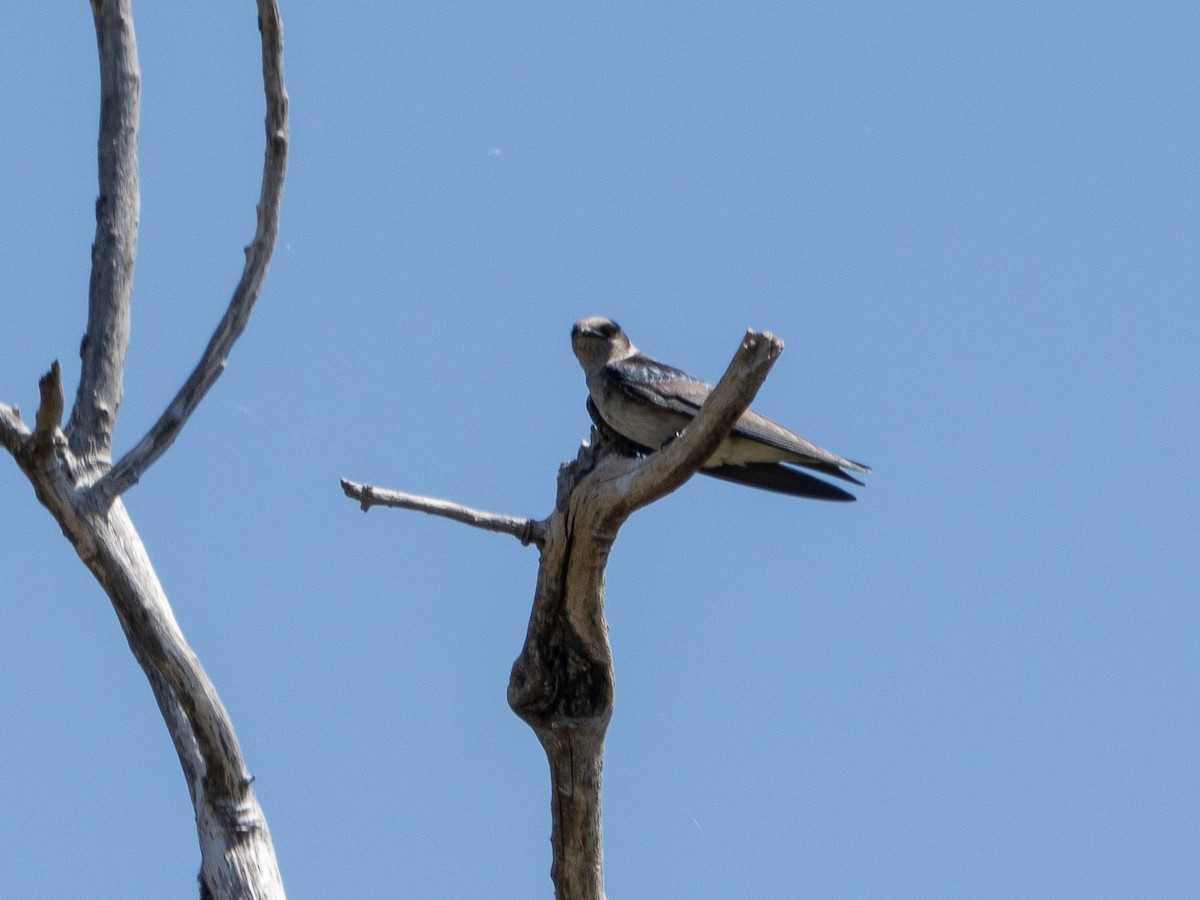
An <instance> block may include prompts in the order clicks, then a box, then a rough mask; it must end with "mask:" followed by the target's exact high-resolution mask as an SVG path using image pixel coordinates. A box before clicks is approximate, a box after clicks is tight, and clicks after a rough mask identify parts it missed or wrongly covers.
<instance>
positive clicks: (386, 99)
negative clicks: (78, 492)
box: [0, 2, 1200, 900]
mask: <svg viewBox="0 0 1200 900" xmlns="http://www.w3.org/2000/svg"><path fill="white" fill-rule="evenodd" d="M138 6H139V8H138V10H137V13H138V16H139V18H138V20H137V22H138V30H139V37H140V44H141V46H140V50H141V59H142V65H143V75H144V105H143V135H142V143H141V160H142V175H143V187H144V192H143V199H142V226H143V227H142V232H141V244H140V251H141V252H140V256H139V260H138V268H137V278H136V288H135V298H134V299H135V309H134V326H133V344H132V350H131V353H130V357H129V368H128V373H127V378H126V402H125V405H124V407H123V409H122V414H121V419H120V422H119V429H118V444H119V448H120V449H124V448H127V447H129V446H130V445H131V444H132V443H133V442H134V441H136V440H137V439H138V438H139V437H140V436H141V435H142V434H143V433H144V432H145V430H146V428H147V427H149V425H150V423H151V422H152V421H153V419H154V417H155V416H156V415H157V413H158V412H159V411H160V410H161V408H162V406H163V405H164V404H165V403H166V401H167V400H168V399H169V397H170V396H171V395H172V394H173V393H174V391H175V390H176V389H177V387H178V386H179V384H180V383H181V381H182V379H183V378H184V377H185V375H186V374H187V372H188V371H189V370H190V368H191V366H192V365H193V363H194V361H195V359H196V357H197V356H198V354H199V352H200V349H201V348H202V346H203V344H204V343H205V341H206V340H207V338H208V335H209V333H210V331H211V328H212V326H213V324H214V323H215V322H216V320H217V318H218V316H219V314H220V311H221V310H222V309H223V307H224V305H225V303H226V302H227V300H228V297H229V294H230V292H231V290H232V288H233V285H234V283H235V281H236V278H237V275H238V272H239V271H240V267H241V263H242V252H241V248H242V247H243V246H244V245H245V244H246V243H247V242H248V241H249V239H250V236H251V233H252V227H253V208H254V202H255V200H256V199H257V193H258V178H259V169H260V166H261V158H262V137H261V133H262V125H261V122H262V99H261V88H260V85H259V81H258V65H259V62H258V56H257V32H256V30H255V14H254V9H253V5H252V4H251V3H249V2H245V3H238V4H232V3H231V4H217V5H213V4H207V5H205V4H200V5H196V4H192V5H187V4H184V5H179V4H155V3H140V4H138ZM7 17H8V18H7V24H6V33H7V35H8V38H7V40H6V46H5V49H4V51H3V52H2V53H0V83H3V84H4V85H5V88H4V90H3V91H0V119H2V121H3V122H4V130H5V135H6V137H5V138H4V140H3V141H2V142H0V172H2V173H3V181H4V193H3V197H4V211H5V215H4V216H3V217H2V218H0V296H2V297H3V300H2V307H0V310H2V313H0V315H2V318H0V399H3V400H4V401H5V402H9V403H16V404H18V405H20V406H21V408H22V410H23V411H24V412H25V413H26V415H29V416H31V415H32V412H33V410H34V408H35V406H36V396H37V394H36V381H37V378H38V376H39V375H40V374H41V373H42V372H43V371H45V370H46V368H47V367H48V366H49V364H50V362H51V361H52V360H53V359H55V358H58V359H61V360H62V361H63V364H64V366H65V367H66V372H67V377H68V379H69V380H71V381H73V380H74V379H75V378H76V377H77V374H78V365H77V363H78V358H77V352H76V351H77V347H78V343H79V339H80V337H81V335H82V330H83V323H84V317H85V311H86V291H87V282H88V265H89V247H90V243H91V239H92V231H93V224H94V223H93V203H94V200H95V194H96V187H95V129H96V117H97V101H96V95H97V80H96V64H95V39H94V35H93V32H92V24H91V16H90V12H89V10H88V6H87V4H86V3H82V2H79V3H74V4H69V5H68V4H52V5H50V6H47V7H45V8H43V7H41V6H40V5H22V4H18V5H17V6H14V7H13V8H11V9H9V10H8V11H7ZM284 17H285V25H286V32H287V39H288V50H287V69H288V86H289V89H290V93H291V99H292V140H293V153H292V157H291V174H290V177H289V180H288V186H287V192H286V196H285V201H284V214H283V225H282V231H281V236H280V244H279V249H278V251H277V254H276V257H275V262H274V265H273V267H272V270H271V273H270V277H269V279H268V281H267V285H266V289H265V291H264V293H263V297H262V299H261V301H260V304H259V306H258V309H257V310H256V312H255V315H254V318H253V320H252V322H251V325H250V329H249V331H248V332H247V334H246V336H245V337H244V339H243V340H242V342H241V343H240V344H239V345H238V347H237V348H236V350H235V353H234V356H233V359H232V361H231V364H230V366H229V369H228V371H227V372H226V374H225V376H224V377H223V378H222V379H221V381H220V382H219V383H218V384H217V386H216V388H215V389H214V390H213V392H212V394H211V395H210V396H209V398H208V400H207V401H206V402H205V404H204V405H203V406H202V407H201V409H200V411H199V412H198V414H197V415H196V417H195V418H194V419H193V420H192V422H191V423H190V424H189V425H188V427H187V428H186V429H185V431H184V433H183V435H182V437H181V439H180V440H179V442H178V443H177V444H176V446H175V447H174V448H173V449H172V450H171V452H170V453H169V454H168V455H167V456H166V457H165V459H164V460H163V461H162V462H161V463H160V464H159V465H158V466H157V467H155V468H154V469H153V470H152V471H151V472H150V473H149V475H148V476H147V477H146V478H145V479H144V480H143V481H142V483H141V484H139V485H138V486H136V487H135V488H134V489H133V490H132V491H131V492H130V494H129V495H128V498H127V502H128V505H129V507H130V509H131V512H132V514H133V516H134V519H135V521H136V522H137V524H138V526H139V527H140V529H141V532H142V535H143V537H144V539H145V541H146V544H147V546H148V548H149V550H150V553H151V555H152V557H153V559H154V562H155V564H156V566H157V568H158V571H159V574H160V576H161V578H162V580H163V582H164V583H165V585H166V587H167V590H168V593H169V594H170V597H171V600H172V602H173V604H174V608H175V611H176V613H177V615H178V617H179V619H180V621H181V624H182V626H183V628H184V630H185V632H186V633H187V635H188V637H189V639H190V640H191V642H192V643H193V645H194V647H195V649H196V650H197V652H198V653H199V655H200V657H201V659H202V660H203V661H204V663H205V664H206V666H207V668H208V671H209V673H210V674H211V676H212V677H213V679H214V680H215V682H216V684H217V686H218V689H219V690H220V693H221V696H222V698H223V699H224V701H225V703H226V705H227V706H228V707H229V709H230V711H231V713H232V715H233V718H234V721H235V723H236V726H237V729H238V732H239V735H240V737H241V740H242V743H243V746H244V747H245V750H246V752H247V755H248V758H249V764H250V766H251V768H252V770H253V771H254V772H255V774H256V776H257V779H258V781H257V788H258V791H259V795H260V797H261V799H262V801H263V804H264V806H265V808H266V812H267V815H268V817H269V820H270V823H271V828H272V831H273V834H274V838H275V842H276V846H277V848H278V852H279V858H280V862H281V864H282V867H283V872H284V879H285V882H286V884H287V886H288V889H289V893H290V896H291V897H293V898H327V897H356V896H357V897H393V896H394V897H429V898H472V897H485V896H486V897H495V898H530V897H550V896H551V886H550V881H549V866H550V854H549V841H548V836H549V788H548V778H547V771H546V763H545V759H544V756H543V754H542V751H541V749H540V748H539V747H538V745H537V743H536V741H535V739H534V737H533V734H532V732H530V731H529V729H528V728H526V726H525V725H524V724H523V723H521V722H520V721H519V720H518V719H517V718H516V717H515V716H514V715H512V713H511V712H510V711H509V710H508V708H507V705H506V703H505V699H504V697H505V687H506V684H507V679H508V672H509V667H510V665H511V663H512V660H513V659H514V658H515V656H516V654H517V653H518V651H519V649H520V645H521V641H522V639H523V636H524V632H525V627H526V621H527V616H528V612H529V606H530V600H531V597H532V589H533V580H534V575H535V571H536V556H535V553H534V552H533V551H532V550H531V549H528V548H522V547H520V546H519V545H518V544H517V543H516V542H515V541H513V540H512V539H511V538H508V537H503V536H495V535H488V534H485V533H483V532H479V531H474V530H471V529H467V528H464V527H462V526H459V525H455V524H451V523H447V522H443V521H441V520H434V519H430V518H428V517H424V516H420V515H417V514H413V513H404V512H398V511H391V510H376V511H373V512H372V513H370V514H369V515H365V516H364V515H363V514H362V513H361V512H359V511H358V509H357V508H356V507H355V506H354V505H353V504H352V503H351V502H349V501H348V500H346V499H344V498H343V496H342V494H341V491H340V490H339V488H338V478H339V477H341V476H348V477H352V478H356V479H361V480H368V481H372V482H375V483H378V484H382V485H387V486H391V487H395V488H399V489H404V490H410V491H415V492H419V493H428V494H433V495H437V496H444V497H448V498H451V499H454V500H458V501H461V502H466V503H469V504H472V505H477V506H481V507H484V508H487V509H491V510H495V511H497V512H505V513H510V514H519V515H532V516H539V517H540V516H543V515H545V514H547V513H548V512H549V510H550V509H551V506H552V501H553V491H554V480H555V471H556V467H557V466H558V464H559V463H560V461H562V460H564V459H567V458H570V457H573V456H574V454H575V451H576V448H577V447H578V444H579V441H580V440H581V439H584V438H586V437H587V434H588V425H589V422H588V418H587V414H586V412H585V410H584V399H585V387H584V383H583V378H582V375H581V373H580V371H579V369H578V366H577V364H576V362H575V360H574V358H573V357H572V356H571V353H570V348H569V344H568V332H569V329H570V326H571V323H572V322H573V321H574V320H575V319H577V318H579V317H581V316H584V315H591V314H604V315H609V316H612V317H614V318H616V319H618V320H619V321H620V322H621V323H622V324H623V325H624V326H625V327H626V329H627V330H628V331H629V333H630V334H631V336H632V337H633V339H634V340H635V341H636V342H637V343H638V344H639V345H641V346H642V347H643V348H644V349H645V350H646V351H647V352H649V353H651V354H653V355H655V356H657V357H659V358H661V359H664V360H666V361H669V362H672V363H674V364H676V365H679V366H682V367H684V368H687V369H689V370H691V371H693V372H696V373H697V374H700V375H704V376H707V377H710V378H713V379H715V378H716V377H717V376H719V375H720V373H721V372H722V371H723V370H724V367H725V365H726V364H727V362H728V360H729V358H730V357H731V356H732V354H733V352H734V350H735V348H736V346H737V344H738V341H739V340H740V338H741V336H742V333H743V332H744V330H745V328H746V327H748V326H752V327H756V328H765V329H770V330H772V331H774V332H775V333H777V334H778V335H780V336H781V337H782V338H783V339H784V340H785V341H786V344H787V350H786V352H785V353H784V355H783V357H782V358H781V359H780V361H779V363H778V364H777V365H776V367H775V370H774V372H773V373H772V375H771V377H770V379H769V380H768V382H767V384H766V385H765V387H764V388H763V390H762V392H761V393H760V396H759V399H758V402H757V404H756V406H757V407H758V408H759V409H762V410H763V411H764V412H766V413H767V414H769V415H772V416H774V417H776V418H779V419H781V420H783V421H785V422H787V423H789V424H791V425H793V426H794V427H795V428H796V429H797V430H799V431H800V432H801V433H803V434H805V435H807V436H808V437H810V438H812V439H813V440H815V441H817V442H818V443H821V444H823V445H825V446H827V447H830V448H831V449H833V450H836V451H838V452H840V453H843V454H846V455H848V456H851V457H853V458H855V459H862V460H865V461H867V462H869V463H871V464H872V465H873V466H874V467H875V472H874V473H873V474H872V475H871V477H870V478H869V479H868V481H869V484H868V486H867V487H866V488H865V489H863V490H861V491H860V492H859V493H860V501H859V502H858V503H857V504H855V505H849V506H847V505H821V504H818V503H811V502H809V503H806V502H800V501H796V500H792V499H788V498H780V497H774V496H770V495H767V494H763V493H760V492H756V491H750V490H746V489H739V488H737V487H735V486H732V485H727V484H723V483H718V482H714V481H711V480H708V479H703V480H700V481H695V482H693V483H690V484H688V485H686V486H685V487H684V488H683V489H682V490H680V491H679V492H678V493H676V494H675V495H673V496H671V497H669V498H667V499H666V500H665V501H663V502H661V503H659V504H658V505H656V506H655V507H653V508H651V509H648V510H645V511H644V512H641V513H639V514H638V515H637V516H635V517H634V518H633V520H632V521H630V522H629V524H628V525H627V526H626V527H625V529H624V530H623V532H622V534H621V537H620V540H619V541H618V543H617V546H616V549H615V551H614V553H613V555H612V559H611V562H610V565H609V569H608V612H609V620H610V625H611V630H612V641H613V647H614V654H615V658H616V666H617V691H618V695H617V708H616V713H615V717H614V719H613V723H612V727H611V731H610V736H609V742H608V756H607V763H606V773H605V832H606V838H607V841H606V862H607V880H608V887H609V893H610V895H611V896H612V897H614V898H619V897H623V898H636V897H664V898H669V897H689V898H696V900H708V898H713V900H717V898H721V900H726V898H731V897H754V898H781V900H783V898H796V897H803V898H832V897H847V898H852V897H853V898H857V897H913V898H964V897H972V898H992V897H994V898H1012V897H1030V898H1036V897H1045V898H1064V897H1079V898H1085V897H1086V898H1099V897H1114V898H1125V897H1156V898H1174V897H1178V898H1184V897H1195V896H1200V857H1198V855H1197V846H1198V844H1200V812H1198V808H1200V763H1198V757H1197V745H1198V744H1200V726H1198V725H1197V710H1198V708H1200V675H1198V665H1200V612H1198V604H1197V600H1198V598H1200V578H1198V577H1197V550H1198V546H1197V545H1198V541H1197V534H1198V526H1200V521H1198V520H1200V503H1198V494H1200V491H1198V488H1200V480H1198V478H1197V470H1196V465H1195V461H1194V456H1195V450H1194V446H1195V441H1196V438H1197V432H1198V430H1200V390H1198V386H1200V361H1198V355H1200V302H1198V300H1200V264H1198V260H1200V256H1198V252H1197V251H1198V238H1200V176H1198V172H1200V170H1198V167H1197V152H1198V150H1200V124H1198V113H1197V104H1196V87H1197V84H1200V57H1198V55H1197V51H1196V46H1197V41H1198V40H1200V12H1198V11H1197V7H1196V5H1195V4H1194V3H1185V2H1178V3H1140V4H1132V3H1130V4H1112V3H1109V4H1095V3H1082V2H1073V3H1016V4H1008V5H1007V6H1004V7H1003V8H1002V7H998V6H996V5H995V4H961V3H922V4H913V3H899V4H897V3H868V4H859V5H856V6H854V7H852V8H848V7H847V8H840V9H839V8H837V7H836V5H835V6H831V5H830V4H816V3H797V2H767V3H751V4H739V5H734V4H693V3H657V4H649V5H648V4H644V3H621V2H614V3H604V4H574V3H571V4H563V3H528V2H516V3H506V4H483V3H465V4H447V3H423V4H393V3H374V2H372V3H345V4H340V5H338V4H332V5H331V4H315V3H314V4H301V3H285V5H284ZM0 571H2V572H3V576H2V582H0V592H2V596H0V659H2V660H3V664H2V667H0V715H2V717H3V720H4V727H3V729H0V761H2V762H3V764H2V765H0V810H3V812H2V813H0V872H3V876H2V881H3V884H2V885H0V893H3V894H4V895H5V896H11V897H86V898H100V900H107V898H127V897H187V896H194V891H195V876H196V871H197V867H198V863H199V852H198V849H197V846H196V837H195V831H194V825H193V821H192V813H191V809H190V806H189V804H188V798H187V791H186V788H185V785H184V782H183V779H182V777H181V774H180V770H179V766H178V764H177V762H176V760H175V757H174V754H173V752H172V750H171V746H170V743H169V741H168V739H167V735H166V731H165V728H164V726H163V725H162V723H161V721H160V719H159V716H158V712H157V709H156V707H155V705H154V703H153V700H152V698H151V694H150V691H149V689H148V688H147V686H146V684H145V681H144V678H143V676H142V674H141V672H140V671H139V670H138V668H137V666H136V664H135V663H134V661H133V659H132V657H131V655H130V654H129V652H128V649H127V647H126V646H125V643H124V640H123V638H122V635H121V633H120V630H119V628H118V626H117V623H116V619H115V617H114V615H113V613H112V611H111V608H110V606H109V604H108V601H107V599H106V598H105V597H104V595H103V594H102V593H101V591H100V589H99V587H98V586H97V585H96V584H95V583H94V582H93V581H92V579H91V578H90V576H89V575H88V574H87V573H86V571H85V570H84V568H83V565H82V564H81V563H80V562H79V561H78V559H77V558H76V557H75V555H74V553H73V551H72V550H71V548H70V546H69V545H68V544H67V543H66V542H65V541H64V540H63V538H62V536H61V535H60V533H59V531H58V529H57V527H56V526H55V525H54V523H53V521H52V520H51V518H50V517H49V515H48V514H47V513H46V512H45V511H44V510H43V509H42V508H41V507H40V506H39V505H38V504H37V502H36V500H35V499H34V497H33V493H32V491H31V490H30V488H29V486H28V484H27V483H26V482H25V481H24V479H23V478H22V476H21V475H20V473H19V472H18V470H17V469H16V467H15V465H14V464H12V462H11V461H3V460H0Z"/></svg>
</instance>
